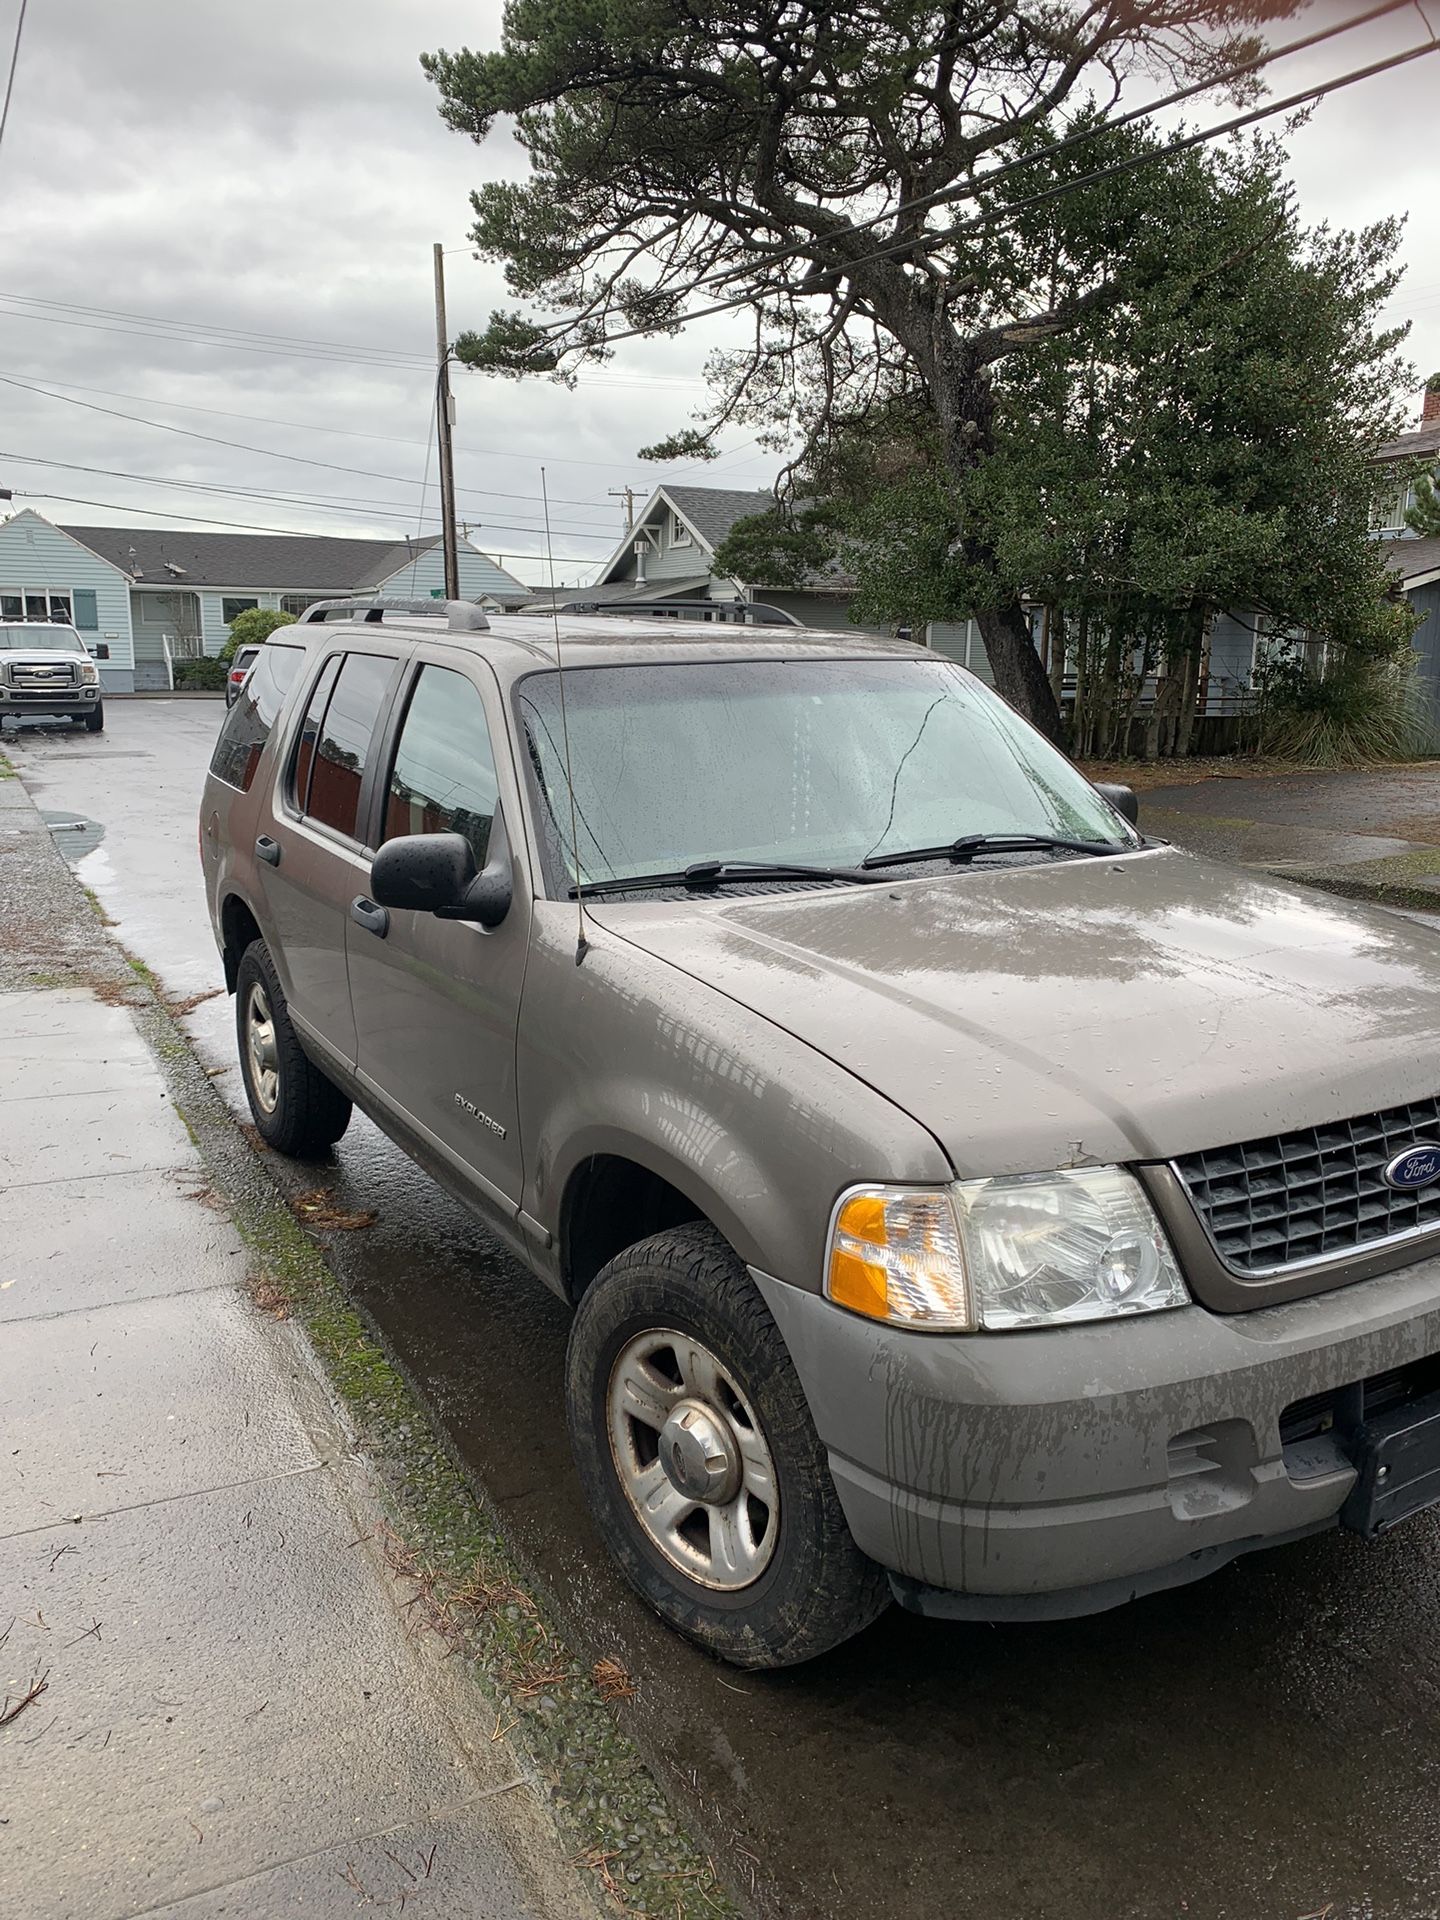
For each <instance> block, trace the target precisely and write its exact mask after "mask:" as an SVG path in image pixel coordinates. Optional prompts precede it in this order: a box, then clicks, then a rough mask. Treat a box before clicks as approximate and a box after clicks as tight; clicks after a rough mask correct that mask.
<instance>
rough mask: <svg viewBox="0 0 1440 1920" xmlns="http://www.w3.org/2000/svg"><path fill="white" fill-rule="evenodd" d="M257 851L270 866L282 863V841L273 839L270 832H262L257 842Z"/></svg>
mask: <svg viewBox="0 0 1440 1920" xmlns="http://www.w3.org/2000/svg"><path fill="white" fill-rule="evenodd" d="M255 851H256V853H257V854H258V855H259V856H260V858H261V859H262V860H263V861H265V863H266V864H267V865H268V866H272V867H278V866H279V864H280V842H279V841H278V840H272V839H271V838H270V836H269V834H268V833H262V834H261V835H260V837H259V839H258V840H257V841H256V842H255Z"/></svg>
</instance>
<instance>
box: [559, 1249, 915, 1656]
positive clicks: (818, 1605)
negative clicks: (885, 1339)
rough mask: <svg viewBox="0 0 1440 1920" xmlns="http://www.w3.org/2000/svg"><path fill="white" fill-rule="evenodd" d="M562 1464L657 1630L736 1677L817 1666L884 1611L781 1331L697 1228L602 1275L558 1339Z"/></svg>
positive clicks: (620, 1260)
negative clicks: (568, 1454) (564, 1416)
mask: <svg viewBox="0 0 1440 1920" xmlns="http://www.w3.org/2000/svg"><path fill="white" fill-rule="evenodd" d="M566 1393H567V1400H568V1406H569V1415H570V1432H571V1440H572V1443H573V1445H574V1449H575V1458H576V1463H577V1465H578V1467H579V1471H580V1478H581V1480H582V1482H583V1484H584V1487H585V1491H586V1494H587V1496H588V1498H589V1501H590V1504H591V1507H592V1509H593V1510H594V1513H595V1516H596V1518H597V1520H598V1521H599V1523H600V1527H601V1530H602V1532H603V1533H604V1536H605V1539H606V1541H607V1543H608V1544H609V1546H610V1549H611V1551H612V1552H613V1553H614V1555H615V1557H616V1559H617V1560H618V1561H619V1563H620V1567H621V1570H622V1572H623V1573H624V1574H625V1576H626V1578H627V1579H628V1580H629V1581H630V1583H631V1585H632V1586H633V1587H635V1589H636V1590H637V1591H638V1592H639V1593H640V1594H641V1595H642V1596H643V1598H644V1599H646V1600H647V1601H648V1602H649V1603H650V1605H651V1606H652V1607H653V1608H654V1609H655V1611H656V1612H657V1613H658V1614H660V1615H661V1617H662V1618H663V1619H665V1620H667V1621H668V1622H669V1623H670V1625H671V1626H673V1627H677V1628H678V1629H679V1630H680V1632H681V1633H684V1634H687V1635H688V1636H689V1637H690V1638H691V1639H692V1640H696V1641H698V1642H699V1643H700V1645H701V1646H703V1647H705V1648H707V1649H708V1650H709V1651H710V1652H711V1653H715V1654H718V1655H720V1657H721V1658H722V1659H726V1660H730V1661H733V1662H734V1663H735V1664H736V1665H737V1666H742V1667H786V1666H794V1665H796V1664H798V1663H799V1662H800V1661H802V1660H810V1659H813V1658H814V1657H815V1656H816V1655H817V1654H821V1653H824V1652H826V1651H828V1649H829V1648H831V1647H833V1646H836V1645H838V1644H839V1642H840V1641H842V1640H846V1639H848V1638H849V1637H850V1636H851V1634H854V1633H858V1632H859V1631H860V1629H861V1628H862V1627H865V1626H868V1625H869V1623H870V1622H871V1621H872V1620H874V1619H875V1618H876V1617H877V1615H879V1614H880V1613H881V1612H883V1610H884V1608H885V1606H886V1605H887V1603H888V1600H889V1588H888V1585H887V1582H886V1580H885V1576H884V1574H883V1573H882V1571H881V1569H880V1568H879V1567H877V1566H876V1565H875V1564H874V1562H873V1561H870V1560H867V1559H866V1558H865V1556H864V1555H863V1554H862V1553H861V1552H860V1550H859V1548H858V1547H857V1546H856V1545H855V1542H854V1540H853V1539H852V1538H851V1535H850V1530H849V1528H848V1526H847V1525H846V1523H845V1516H844V1514H843V1513H842V1511H841V1509H840V1502H839V1500H838V1498H837V1497H836V1493H835V1487H834V1483H833V1481H832V1480H831V1478H830V1468H829V1465H828V1462H827V1460H826V1457H825V1449H824V1447H823V1445H822V1444H821V1442H820V1438H819V1435H818V1434H817V1433H816V1431H815V1427H814V1423H813V1421H812V1420H811V1418H810V1410H809V1407H808V1406H807V1404H806V1401H805V1393H804V1389H803V1388H802V1387H801V1385H800V1380H799V1377H798V1375H797V1374H796V1372H795V1369H794V1366H793V1365H792V1363H791V1360H790V1355H789V1353H788V1351H787V1350H786V1347H785V1342H784V1341H783V1339H782V1338H781V1336H780V1330H779V1328H778V1327H777V1326H776V1325H775V1322H774V1320H773V1319H772V1318H771V1316H770V1313H769V1310H768V1308H767V1307H766V1305H765V1302H764V1301H763V1300H762V1299H761V1297H760V1295H759V1294H758V1292H757V1291H756V1289H755V1286H754V1283H753V1282H752V1281H751V1279H750V1277H749V1275H748V1274H747V1273H746V1271H745V1269H744V1267H743V1266H742V1265H741V1263H740V1261H739V1260H738V1259H737V1258H736V1257H735V1254H734V1253H733V1251H732V1250H731V1249H730V1247H729V1246H728V1245H727V1244H726V1243H725V1241H724V1240H723V1239H722V1238H721V1236H720V1235H719V1234H718V1233H717V1232H716V1231H715V1229H714V1228H713V1227H711V1226H708V1225H706V1224H704V1223H703V1222H701V1223H695V1224H693V1225H687V1226H683V1227H676V1228H672V1229H671V1230H669V1231H668V1232H665V1233H658V1234H656V1235H654V1237H653V1238H651V1239H649V1240H644V1241H642V1242H641V1243H640V1244H639V1245H638V1246H635V1247H631V1248H629V1249H627V1251H626V1252H624V1253H622V1254H620V1255H618V1256H617V1257H616V1258H615V1259H614V1260H612V1261H611V1262H610V1264H609V1265H608V1266H607V1267H605V1268H604V1269H603V1270H602V1271H601V1273H600V1274H599V1275H598V1277H597V1278H596V1280H595V1282H594V1284H593V1285H592V1286H591V1288H590V1290H589V1291H588V1293H586V1295H585V1297H584V1299H583V1300H582V1301H581V1303H580V1308H579V1311H578V1313H577V1314H576V1316H575V1324H574V1326H573V1327H572V1329H571V1333H570V1345H569V1351H568V1354H567V1360H566Z"/></svg>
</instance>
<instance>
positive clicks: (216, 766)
mask: <svg viewBox="0 0 1440 1920" xmlns="http://www.w3.org/2000/svg"><path fill="white" fill-rule="evenodd" d="M304 658H305V652H304V649H303V648H301V647H287V646H277V645H275V643H274V642H273V641H272V642H270V643H269V644H268V645H266V646H264V647H262V648H261V649H260V657H259V659H258V660H257V661H256V662H255V665H254V667H253V668H252V669H251V672H250V677H249V679H248V680H247V681H246V682H245V690H244V692H243V693H242V694H241V695H240V698H239V699H238V700H237V701H236V702H235V704H234V706H233V707H232V708H231V709H230V711H229V713H228V714H227V715H226V718H225V724H224V726H223V727H221V729H220V738H219V739H218V740H217V741H216V742H215V752H214V754H213V755H212V756H211V760H210V771H211V772H212V773H213V774H214V775H215V777H216V779H217V780H223V781H224V782H225V784H226V786H229V787H239V789H240V791H241V792H242V793H248V792H249V791H250V783H251V781H252V780H253V779H254V778H255V769H256V768H257V767H258V766H259V764H260V756H261V754H262V753H263V752H264V751H265V742H266V741H267V740H268V739H269V738H270V729H271V728H272V727H273V726H274V725H275V721H276V718H277V716H278V715H279V712H280V709H281V707H282V706H283V705H284V703H285V696H286V694H287V693H288V692H289V691H290V688H291V685H292V684H293V682H294V679H295V676H296V674H297V673H298V672H299V671H300V663H301V661H302V660H303V659H304Z"/></svg>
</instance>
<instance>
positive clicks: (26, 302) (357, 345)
mask: <svg viewBox="0 0 1440 1920" xmlns="http://www.w3.org/2000/svg"><path fill="white" fill-rule="evenodd" d="M1407 4H1408V0H1407ZM4 298H5V299H7V300H13V301H17V302H18V303H19V304H20V305H21V306H25V307H58V308H60V310H61V311H62V312H64V313H95V314H99V315H100V317H101V318H102V319H103V320H143V321H146V322H148V323H149V324H150V325H151V326H158V327H183V328H184V329H185V330H186V331H187V332H201V333H225V334H237V335H239V336H240V338H242V339H245V340H272V341H279V342H280V343H281V344H282V345H288V346H298V347H324V348H327V349H330V350H332V351H334V352H336V353H376V354H384V355H386V356H389V357H397V358H398V357H403V358H405V359H407V360H414V361H418V362H419V363H420V364H421V365H428V362H427V361H426V360H425V358H424V356H423V354H419V353H411V352H409V350H408V349H400V348H395V347H370V346H366V345H364V344H363V342H361V341H359V340H318V339H316V338H315V337H314V336H313V335H311V334H304V333H271V332H269V331H267V330H266V329H265V328H263V327H224V326H219V325H215V324H212V323H211V322H210V321H208V320H167V319H166V318H165V317H164V316H163V314H158V313H135V312H132V311H131V310H130V309H129V308H126V307H89V306H84V305H82V304H80V303H79V302H78V301H74V300H44V299H41V298H40V296H39V295H38V294H33V293H6V294H5V296H4Z"/></svg>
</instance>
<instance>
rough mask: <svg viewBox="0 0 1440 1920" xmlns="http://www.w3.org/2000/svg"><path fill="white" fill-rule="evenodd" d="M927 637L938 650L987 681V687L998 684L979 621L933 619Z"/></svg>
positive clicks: (948, 658) (978, 677)
mask: <svg viewBox="0 0 1440 1920" xmlns="http://www.w3.org/2000/svg"><path fill="white" fill-rule="evenodd" d="M927 639H928V642H929V645H930V646H931V647H932V648H933V649H934V651H935V652H936V653H943V654H944V655H945V658H946V659H947V660H954V661H955V662H956V663H957V664H958V665H960V666H962V667H968V668H969V669H970V671H971V673H973V674H974V675H975V678H976V679H977V680H983V681H984V682H985V684H986V686H987V687H993V686H994V684H995V675H994V674H993V673H992V672H991V670H990V656H989V654H987V653H986V651H985V641H984V638H983V636H982V635H981V632H980V623H979V621H977V620H932V621H931V622H930V627H929V630H928V634H927Z"/></svg>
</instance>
